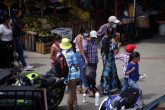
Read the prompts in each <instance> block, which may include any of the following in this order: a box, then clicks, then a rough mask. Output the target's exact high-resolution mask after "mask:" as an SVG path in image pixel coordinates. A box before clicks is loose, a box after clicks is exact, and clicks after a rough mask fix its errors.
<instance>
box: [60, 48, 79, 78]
mask: <svg viewBox="0 0 165 110" xmlns="http://www.w3.org/2000/svg"><path fill="white" fill-rule="evenodd" d="M62 53H63V55H64V56H65V58H66V61H67V64H68V66H69V69H70V71H69V75H68V80H72V79H78V78H79V73H78V72H77V70H76V67H75V66H74V65H78V61H77V58H76V54H75V53H74V52H73V50H71V49H70V50H62Z"/></svg>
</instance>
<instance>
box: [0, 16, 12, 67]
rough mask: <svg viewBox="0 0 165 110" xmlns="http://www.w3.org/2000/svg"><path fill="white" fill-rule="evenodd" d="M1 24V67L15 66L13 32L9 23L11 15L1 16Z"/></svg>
mask: <svg viewBox="0 0 165 110" xmlns="http://www.w3.org/2000/svg"><path fill="white" fill-rule="evenodd" d="M0 18H1V21H2V23H1V24H0V53H1V54H0V68H12V67H13V66H14V56H13V33H12V28H11V26H10V24H9V22H10V20H9V15H8V14H4V15H2V16H1V17H0Z"/></svg>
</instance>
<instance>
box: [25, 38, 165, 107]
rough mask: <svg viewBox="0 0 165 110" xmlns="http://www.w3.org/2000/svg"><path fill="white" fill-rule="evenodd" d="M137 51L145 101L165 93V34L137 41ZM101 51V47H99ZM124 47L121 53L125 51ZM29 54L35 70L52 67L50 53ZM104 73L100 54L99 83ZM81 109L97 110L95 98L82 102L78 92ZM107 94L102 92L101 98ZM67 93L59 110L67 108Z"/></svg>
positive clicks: (120, 75)
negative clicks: (142, 75)
mask: <svg viewBox="0 0 165 110" xmlns="http://www.w3.org/2000/svg"><path fill="white" fill-rule="evenodd" d="M136 45H137V49H136V51H138V52H140V54H141V61H140V63H139V65H140V73H142V74H146V76H147V77H146V79H145V80H143V81H140V82H139V85H140V88H141V89H142V91H143V99H144V103H145V104H147V103H149V102H150V101H152V100H154V99H156V98H158V97H159V96H161V95H164V94H165V84H164V83H165V36H155V37H154V38H152V39H146V40H141V41H140V42H139V43H136ZM98 52H100V49H98ZM123 52H124V49H123V47H122V48H121V49H120V53H123ZM25 56H27V58H26V61H27V63H29V64H32V65H34V66H35V68H34V70H35V72H37V73H40V74H44V73H46V72H47V71H48V70H49V69H50V63H49V54H46V55H41V54H38V53H36V52H28V51H26V52H25ZM116 65H117V69H118V75H119V77H120V78H121V79H122V66H121V65H122V64H121V62H120V61H116ZM101 74H102V60H101V55H100V54H99V64H98V69H97V80H96V81H97V85H99V84H100V77H101ZM77 96H78V105H79V108H80V109H79V110H97V109H98V107H95V106H94V98H91V97H87V101H88V102H87V103H83V102H82V94H78V95H77ZM105 97H106V96H103V95H102V94H101V100H103V99H104V98H105ZM66 102H67V93H66V94H65V96H64V99H63V101H62V102H61V104H60V105H59V108H58V110H66Z"/></svg>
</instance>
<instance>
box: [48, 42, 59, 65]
mask: <svg viewBox="0 0 165 110" xmlns="http://www.w3.org/2000/svg"><path fill="white" fill-rule="evenodd" d="M60 51H61V48H60V47H59V46H58V45H57V44H56V43H53V45H52V46H51V49H50V52H51V53H50V54H51V56H54V58H55V57H56V56H57V53H58V52H60ZM51 63H52V64H55V60H54V61H53V62H51Z"/></svg>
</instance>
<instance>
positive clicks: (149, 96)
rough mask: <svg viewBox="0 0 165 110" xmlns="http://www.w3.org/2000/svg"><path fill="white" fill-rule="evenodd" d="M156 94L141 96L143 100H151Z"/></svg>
mask: <svg viewBox="0 0 165 110" xmlns="http://www.w3.org/2000/svg"><path fill="white" fill-rule="evenodd" d="M155 95H156V94H152V93H150V94H145V95H143V99H150V98H152V97H153V96H155Z"/></svg>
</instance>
